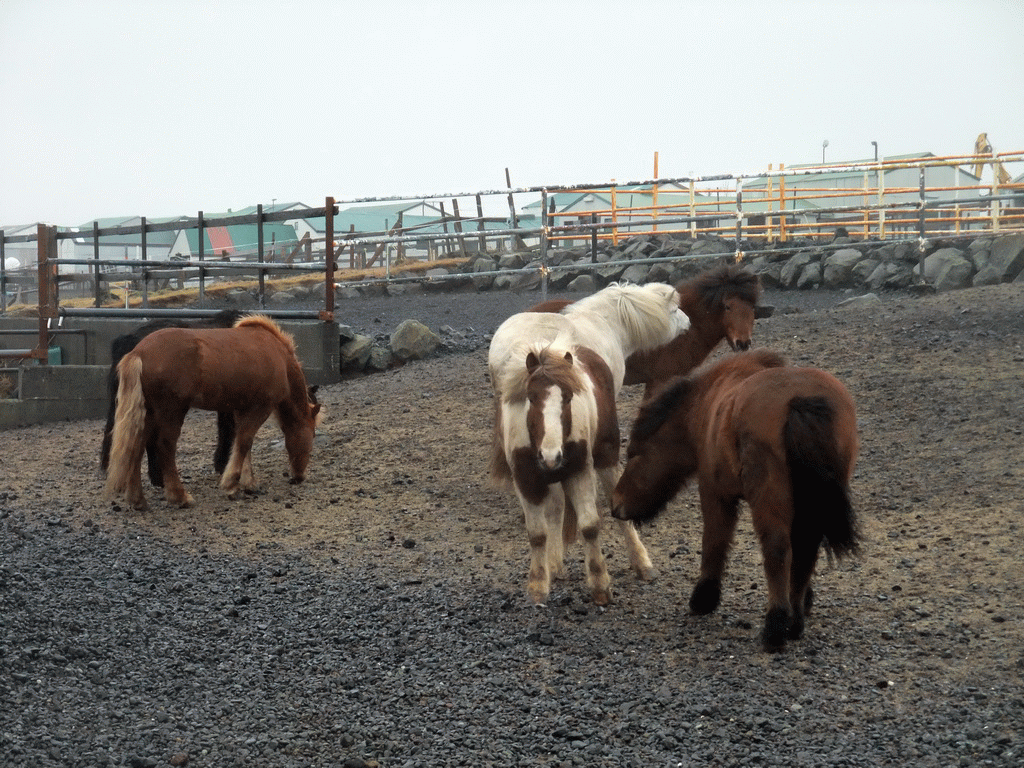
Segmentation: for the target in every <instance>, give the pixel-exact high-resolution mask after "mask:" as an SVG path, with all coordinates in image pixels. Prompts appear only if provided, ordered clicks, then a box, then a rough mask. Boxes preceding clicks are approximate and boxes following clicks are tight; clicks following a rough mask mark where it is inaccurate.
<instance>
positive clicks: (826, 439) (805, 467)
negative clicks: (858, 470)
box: [783, 397, 860, 558]
mask: <svg viewBox="0 0 1024 768" xmlns="http://www.w3.org/2000/svg"><path fill="white" fill-rule="evenodd" d="M834 422H835V412H834V410H833V408H832V405H831V404H830V403H829V402H828V401H827V400H826V399H825V398H823V397H794V398H793V399H792V400H791V401H790V403H789V416H788V417H787V418H786V424H785V427H784V429H783V438H784V441H785V446H786V460H787V461H788V463H789V477H790V482H791V484H792V494H793V529H792V538H793V540H794V542H793V543H794V546H797V544H798V542H801V541H803V542H807V543H808V544H811V543H813V546H814V549H815V550H816V549H817V547H818V544H819V542H820V543H821V544H822V545H823V546H824V547H825V550H826V552H828V553H829V555H830V556H831V555H834V556H835V557H836V558H841V557H843V556H844V555H849V554H855V553H856V552H857V549H858V546H859V542H860V533H859V531H858V529H857V519H856V516H855V514H854V511H853V506H852V504H851V503H850V488H849V486H848V484H847V473H848V467H847V466H846V465H845V464H844V462H843V460H842V458H841V457H840V455H839V448H838V446H837V444H836V436H835V426H834Z"/></svg>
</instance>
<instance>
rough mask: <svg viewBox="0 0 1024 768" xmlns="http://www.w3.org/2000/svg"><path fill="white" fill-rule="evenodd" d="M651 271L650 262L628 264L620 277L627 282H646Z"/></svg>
mask: <svg viewBox="0 0 1024 768" xmlns="http://www.w3.org/2000/svg"><path fill="white" fill-rule="evenodd" d="M650 272H651V265H650V264H630V265H629V266H628V267H626V270H625V271H624V272H623V273H622V277H621V278H620V279H621V280H623V281H624V282H627V283H646V282H647V275H648V274H650Z"/></svg>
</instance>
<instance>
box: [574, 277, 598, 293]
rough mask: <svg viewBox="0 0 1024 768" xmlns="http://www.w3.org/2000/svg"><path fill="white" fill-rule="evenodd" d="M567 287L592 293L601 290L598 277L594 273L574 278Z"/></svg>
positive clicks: (578, 291) (580, 291)
mask: <svg viewBox="0 0 1024 768" xmlns="http://www.w3.org/2000/svg"><path fill="white" fill-rule="evenodd" d="M566 289H567V290H570V291H573V292H576V293H587V294H590V293H594V292H595V291H599V290H600V289H601V286H600V285H599V284H598V281H597V278H595V277H594V276H593V275H590V274H587V275H580V276H579V277H576V278H573V280H572V282H570V283H569V285H567V286H566Z"/></svg>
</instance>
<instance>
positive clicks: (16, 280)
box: [0, 152, 1024, 360]
mask: <svg viewBox="0 0 1024 768" xmlns="http://www.w3.org/2000/svg"><path fill="white" fill-rule="evenodd" d="M1022 161H1024V152H1004V153H1000V154H998V155H962V156H949V157H927V158H919V159H914V160H888V161H884V160H883V161H879V162H872V163H862V164H854V165H821V166H813V167H807V168H799V169H788V170H787V169H784V168H780V169H778V170H774V171H772V170H770V171H768V172H766V173H762V174H723V175H717V176H703V177H680V178H655V179H647V180H638V181H628V182H621V183H615V184H573V185H564V186H552V185H548V186H543V187H525V188H517V189H513V188H511V184H509V188H508V189H503V190H488V191H481V192H472V193H459V194H452V193H444V194H435V195H425V196H417V197H416V198H409V197H398V196H395V197H365V198H356V199H352V200H347V201H336V200H335V199H334V198H332V197H327V198H326V199H325V203H324V206H323V207H322V208H311V209H303V210H301V211H295V210H281V211H270V212H264V210H263V206H257V208H256V212H255V213H252V214H240V215H229V216H222V217H214V218H208V217H206V216H204V215H203V213H202V212H200V213H199V215H198V216H196V217H194V218H182V219H179V220H175V221H164V222H152V223H150V222H147V221H146V219H145V218H142V219H141V220H140V223H139V224H134V225H130V226H117V227H100V226H99V224H98V223H94V225H93V227H92V229H91V231H85V232H83V231H78V230H75V231H67V230H62V229H60V228H57V227H52V226H48V225H44V224H40V225H37V227H36V230H35V232H31V233H22V234H17V235H13V236H8V235H7V234H6V233H4V232H2V231H0V314H3V313H6V312H7V311H8V301H9V299H10V298H11V297H12V296H19V297H21V298H24V297H25V296H27V295H34V296H35V299H36V300H35V302H33V303H34V304H35V306H36V308H37V312H38V322H39V330H38V344H37V345H36V346H35V347H33V348H31V349H17V350H0V358H26V359H38V360H45V359H46V357H47V349H48V346H49V341H48V340H49V337H50V335H51V334H52V333H53V331H55V330H56V325H57V324H58V321H59V320H60V319H62V318H63V317H73V316H76V315H79V316H87V315H100V314H103V315H123V316H130V315H142V314H144V315H146V316H153V315H154V314H157V313H156V312H155V311H154V310H152V309H150V308H149V299H150V293H151V286H155V285H157V284H158V281H162V282H166V281H170V280H173V281H176V282H177V283H178V284H181V285H184V284H186V283H187V284H190V285H195V286H196V289H197V292H198V302H199V304H200V306H202V305H203V304H204V303H205V301H206V292H207V289H208V287H209V285H210V284H211V282H217V281H222V280H225V279H232V278H233V279H235V280H238V279H242V278H245V279H248V280H252V281H255V283H256V286H257V298H258V301H259V305H260V307H261V308H265V306H266V304H265V297H266V282H267V280H268V279H271V278H280V277H282V276H286V275H291V276H294V275H297V274H306V275H309V276H310V278H312V279H316V280H317V281H323V284H324V306H323V309H322V310H309V311H294V312H289V313H286V314H287V315H288V317H290V318H292V319H299V318H308V319H313V320H324V321H329V320H332V319H333V315H334V300H335V291H334V286H335V280H336V277H337V273H338V272H339V270H340V269H341V265H344V264H346V262H347V264H348V267H349V268H350V269H351V268H356V267H360V268H362V267H373V266H375V267H379V268H380V269H381V270H382V274H381V276H380V277H379V278H378V279H379V280H383V281H391V280H395V279H398V278H397V277H396V276H395V275H393V274H392V272H391V269H392V267H393V265H395V264H396V263H400V262H402V261H404V260H405V259H406V248H407V246H411V245H413V244H415V245H416V246H417V247H419V248H420V249H424V248H425V250H426V252H427V253H428V254H442V253H443V254H447V255H454V256H469V255H470V254H471V253H481V252H500V251H505V250H515V249H519V248H522V247H524V246H526V245H527V244H537V245H539V246H540V250H541V255H542V260H543V258H544V254H545V253H546V250H547V249H548V248H550V247H559V246H563V245H568V244H573V243H574V242H576V241H579V240H580V239H581V238H582V239H585V240H589V241H590V242H591V246H592V248H593V249H594V250H595V251H596V248H597V247H598V243H599V241H610V242H612V243H615V244H617V243H618V242H619V241H620V239H622V238H625V237H632V236H637V235H650V234H659V235H666V234H670V235H678V236H684V237H694V238H695V237H699V236H702V235H714V236H719V237H726V238H733V237H734V238H735V243H736V252H737V255H739V254H740V253H741V251H742V243H743V242H744V240H747V241H750V240H751V239H753V240H755V241H757V240H760V241H763V242H765V243H785V242H787V241H789V240H792V239H793V238H796V237H801V238H806V237H812V238H813V237H819V238H825V237H828V238H831V237H832V235H833V233H834V231H835V229H836V228H837V227H838V226H843V227H844V228H845V229H846V230H847V231H848V232H849V234H851V235H853V236H860V237H863V238H865V239H867V238H880V239H884V238H888V237H892V238H899V239H906V238H907V237H908V236H910V235H913V234H916V236H917V237H919V238H921V239H923V238H925V237H949V236H972V237H977V236H980V235H982V234H985V233H987V232H992V233H1004V232H1008V231H1016V230H1024V185H1022V184H1020V183H1014V182H1010V181H1007V179H1008V174H1007V172H1006V170H1005V168H1006V167H1007V166H1012V165H1013V164H1015V163H1021V162H1022ZM963 167H974V168H975V169H976V170H978V169H984V168H985V167H991V169H992V171H993V173H992V176H993V180H992V182H990V183H988V184H982V183H981V181H980V177H981V173H980V170H979V173H978V174H977V175H976V176H974V178H976V179H977V182H978V183H976V184H969V185H963V184H959V183H958V184H956V185H954V186H950V185H934V184H933V185H931V186H929V185H928V184H926V180H927V176H928V173H929V171H930V169H943V168H945V169H952V170H953V172H954V173H956V174H957V176H956V178H957V179H958V180H959V179H960V177H961V174H960V169H962V168H963ZM896 171H898V172H902V173H903V174H904V176H905V175H906V173H907V172H908V171H909V172H911V173H916V174H917V176H918V183H917V184H916V185H914V186H908V185H905V184H904V185H900V186H890V187H889V188H886V186H885V184H884V179H885V178H886V176H887V175H888V174H891V173H893V172H896ZM837 174H839V175H841V176H843V177H844V179H845V182H846V183H845V185H843V186H838V185H834V184H832V183H830V180H831V179H835V178H836V177H837ZM854 177H856V178H859V179H861V183H860V184H858V185H856V186H851V185H850V184H849V180H850V179H851V178H854ZM787 180H788V182H789V184H788V186H787ZM808 181H810V182H823V183H818V184H817V186H814V187H813V188H811V187H808V186H806V184H803V182H808ZM627 192H628V194H629V195H630V197H631V199H633V198H636V197H637V196H638V195H639V196H641V199H642V200H643V204H641V205H636V204H631V205H628V206H617V205H616V202H617V200H618V199H619V198H620V197H621V196H622V195H623V194H625V193H627ZM567 193H571V194H567ZM524 195H530V196H531V197H532V198H534V199H536V198H537V197H538V196H539V198H540V200H539V205H537V206H535V207H536V208H537V209H538V213H537V214H533V215H528V214H523V212H522V211H521V210H517V208H516V205H515V198H516V196H518V197H519V199H520V200H521V199H522V197H523V196H524ZM557 195H562V196H563V199H570V200H576V201H578V200H581V199H584V200H585V199H586V198H587V197H588V196H593V197H600V198H602V199H607V200H609V201H610V203H611V204H610V205H607V206H605V207H601V206H600V205H597V206H591V207H590V208H589V209H579V208H576V207H573V206H571V205H569V206H566V207H564V208H562V209H559V208H558V206H557V205H555V204H554V203H555V197H556V196H557ZM680 196H682V197H684V198H685V199H684V200H682V201H681V200H680ZM459 198H471V199H475V202H476V212H477V216H475V217H463V216H460V215H459V206H458V199H459ZM484 198H491V199H493V198H497V199H498V200H499V201H500V204H501V205H502V206H504V205H505V204H506V203H507V208H508V215H507V218H505V219H504V220H502V219H501V217H496V216H493V215H492V216H484V215H483V205H482V200H483V199H484ZM413 199H415V200H422V201H438V202H439V203H440V210H441V211H442V215H441V216H440V217H439V218H438V219H437V221H435V222H432V223H431V224H432V225H431V226H425V225H423V224H418V225H416V226H410V227H405V226H403V225H402V220H401V218H399V220H398V221H397V222H396V223H395V226H392V227H389V228H388V229H387V230H382V231H377V232H357V231H355V230H354V229H350V230H349V231H347V232H337V231H336V230H335V217H336V216H337V214H338V211H339V205H341V204H349V205H358V204H362V203H386V202H401V201H409V200H413ZM449 199H450V200H451V204H452V209H453V211H454V215H453V216H449V215H447V214H445V213H444V204H443V201H444V200H449ZM851 200H853V201H854V202H851ZM830 201H838V202H842V203H844V204H842V205H838V204H837V205H830V204H829V202H830ZM298 218H302V219H307V220H313V219H321V218H322V219H323V229H322V232H323V234H322V235H320V234H317V235H307V236H306V237H304V238H303V240H302V241H301V242H296V243H273V242H272V243H271V244H270V245H269V246H268V244H267V243H265V242H264V227H265V225H268V224H272V223H275V222H283V221H287V220H294V219H298ZM235 224H246V225H255V226H256V231H257V242H256V243H255V248H254V249H253V251H252V252H251V253H249V254H247V255H245V256H244V257H243V258H241V259H237V258H236V259H235V260H230V259H225V258H218V257H217V255H216V254H213V257H212V258H211V257H210V255H208V254H207V253H206V243H205V238H204V232H205V231H207V230H209V229H210V228H212V227H228V226H232V225H235ZM501 224H503V225H504V226H501ZM496 225H498V226H496ZM193 229H194V230H196V234H197V238H196V239H197V242H198V252H197V253H196V254H194V255H193V256H192V257H191V258H189V259H187V260H184V261H183V260H180V259H174V258H168V259H152V258H148V253H149V250H150V248H149V244H148V236H149V235H150V234H152V233H156V232H168V231H183V230H193ZM133 236H137V237H138V241H137V250H138V253H139V255H140V258H138V259H127V258H121V259H109V258H107V259H104V258H100V255H101V247H102V245H103V241H104V238H118V239H120V240H121V241H124V239H125V238H131V237H133ZM69 240H78V241H88V242H90V243H91V247H92V254H91V257H89V258H80V257H74V256H71V257H68V256H65V255H61V251H62V248H61V247H60V243H61V242H62V241H69ZM29 243H34V244H35V254H36V263H35V264H34V265H33V266H32V267H26V268H22V269H18V270H8V269H6V266H5V265H6V258H5V249H6V248H7V246H8V245H11V244H22V247H24V245H23V244H29ZM63 250H66V249H63ZM367 254H372V255H371V256H369V258H368V257H367ZM279 256H283V257H284V258H283V260H282V259H279V258H278V257H279ZM118 282H130V283H131V284H133V285H135V286H137V291H138V293H139V294H140V297H141V305H142V309H141V310H134V311H132V310H130V309H125V310H116V309H112V308H109V307H103V305H104V304H107V303H109V301H108V299H109V296H110V287H111V285H113V284H115V283H118ZM68 285H77V286H88V295H90V296H91V297H92V303H93V306H92V307H77V308H73V307H68V306H62V304H61V290H62V286H68ZM11 289H14V290H13V291H12V290H11ZM204 311H206V310H201V309H200V310H193V312H198V313H202V312H204ZM167 312H172V313H180V312H181V311H180V310H167ZM271 314H274V315H275V316H278V317H284V314H282V313H280V312H272V313H271Z"/></svg>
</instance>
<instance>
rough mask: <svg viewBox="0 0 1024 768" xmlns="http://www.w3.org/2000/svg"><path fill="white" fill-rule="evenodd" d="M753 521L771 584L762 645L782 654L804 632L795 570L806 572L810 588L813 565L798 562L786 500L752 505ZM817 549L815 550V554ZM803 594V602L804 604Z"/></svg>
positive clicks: (790, 515) (804, 584)
mask: <svg viewBox="0 0 1024 768" xmlns="http://www.w3.org/2000/svg"><path fill="white" fill-rule="evenodd" d="M750 511H751V518H752V520H753V523H754V531H755V532H756V533H757V537H758V539H759V540H760V542H761V555H762V559H763V561H764V576H765V580H766V581H767V583H768V612H767V614H766V615H765V620H764V631H763V632H762V634H761V642H762V643H763V644H764V648H765V650H767V651H778V650H781V649H782V647H783V646H784V645H785V644H786V640H787V639H789V638H790V637H791V636H793V635H792V633H793V632H796V633H797V635H796V636H799V633H800V632H802V631H803V605H802V604H797V603H793V602H792V601H791V600H790V589H791V583H792V582H791V579H792V578H793V567H794V565H798V566H799V567H800V569H801V571H802V574H801V575H800V576H799V579H800V580H801V581H802V582H803V586H804V587H805V586H806V581H807V580H808V579H809V578H810V572H811V570H812V569H813V567H814V563H813V561H808V560H807V558H806V557H803V556H802V557H801V558H800V560H799V561H798V562H794V552H793V546H792V541H791V539H790V529H791V527H792V512H791V511H790V510H789V508H788V505H786V504H785V503H783V500H782V499H775V500H774V503H773V500H772V499H761V500H759V502H758V503H756V504H752V505H751V509H750ZM816 549H817V547H815V550H816ZM802 592H803V590H801V595H800V600H801V603H802V600H803V594H802Z"/></svg>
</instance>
